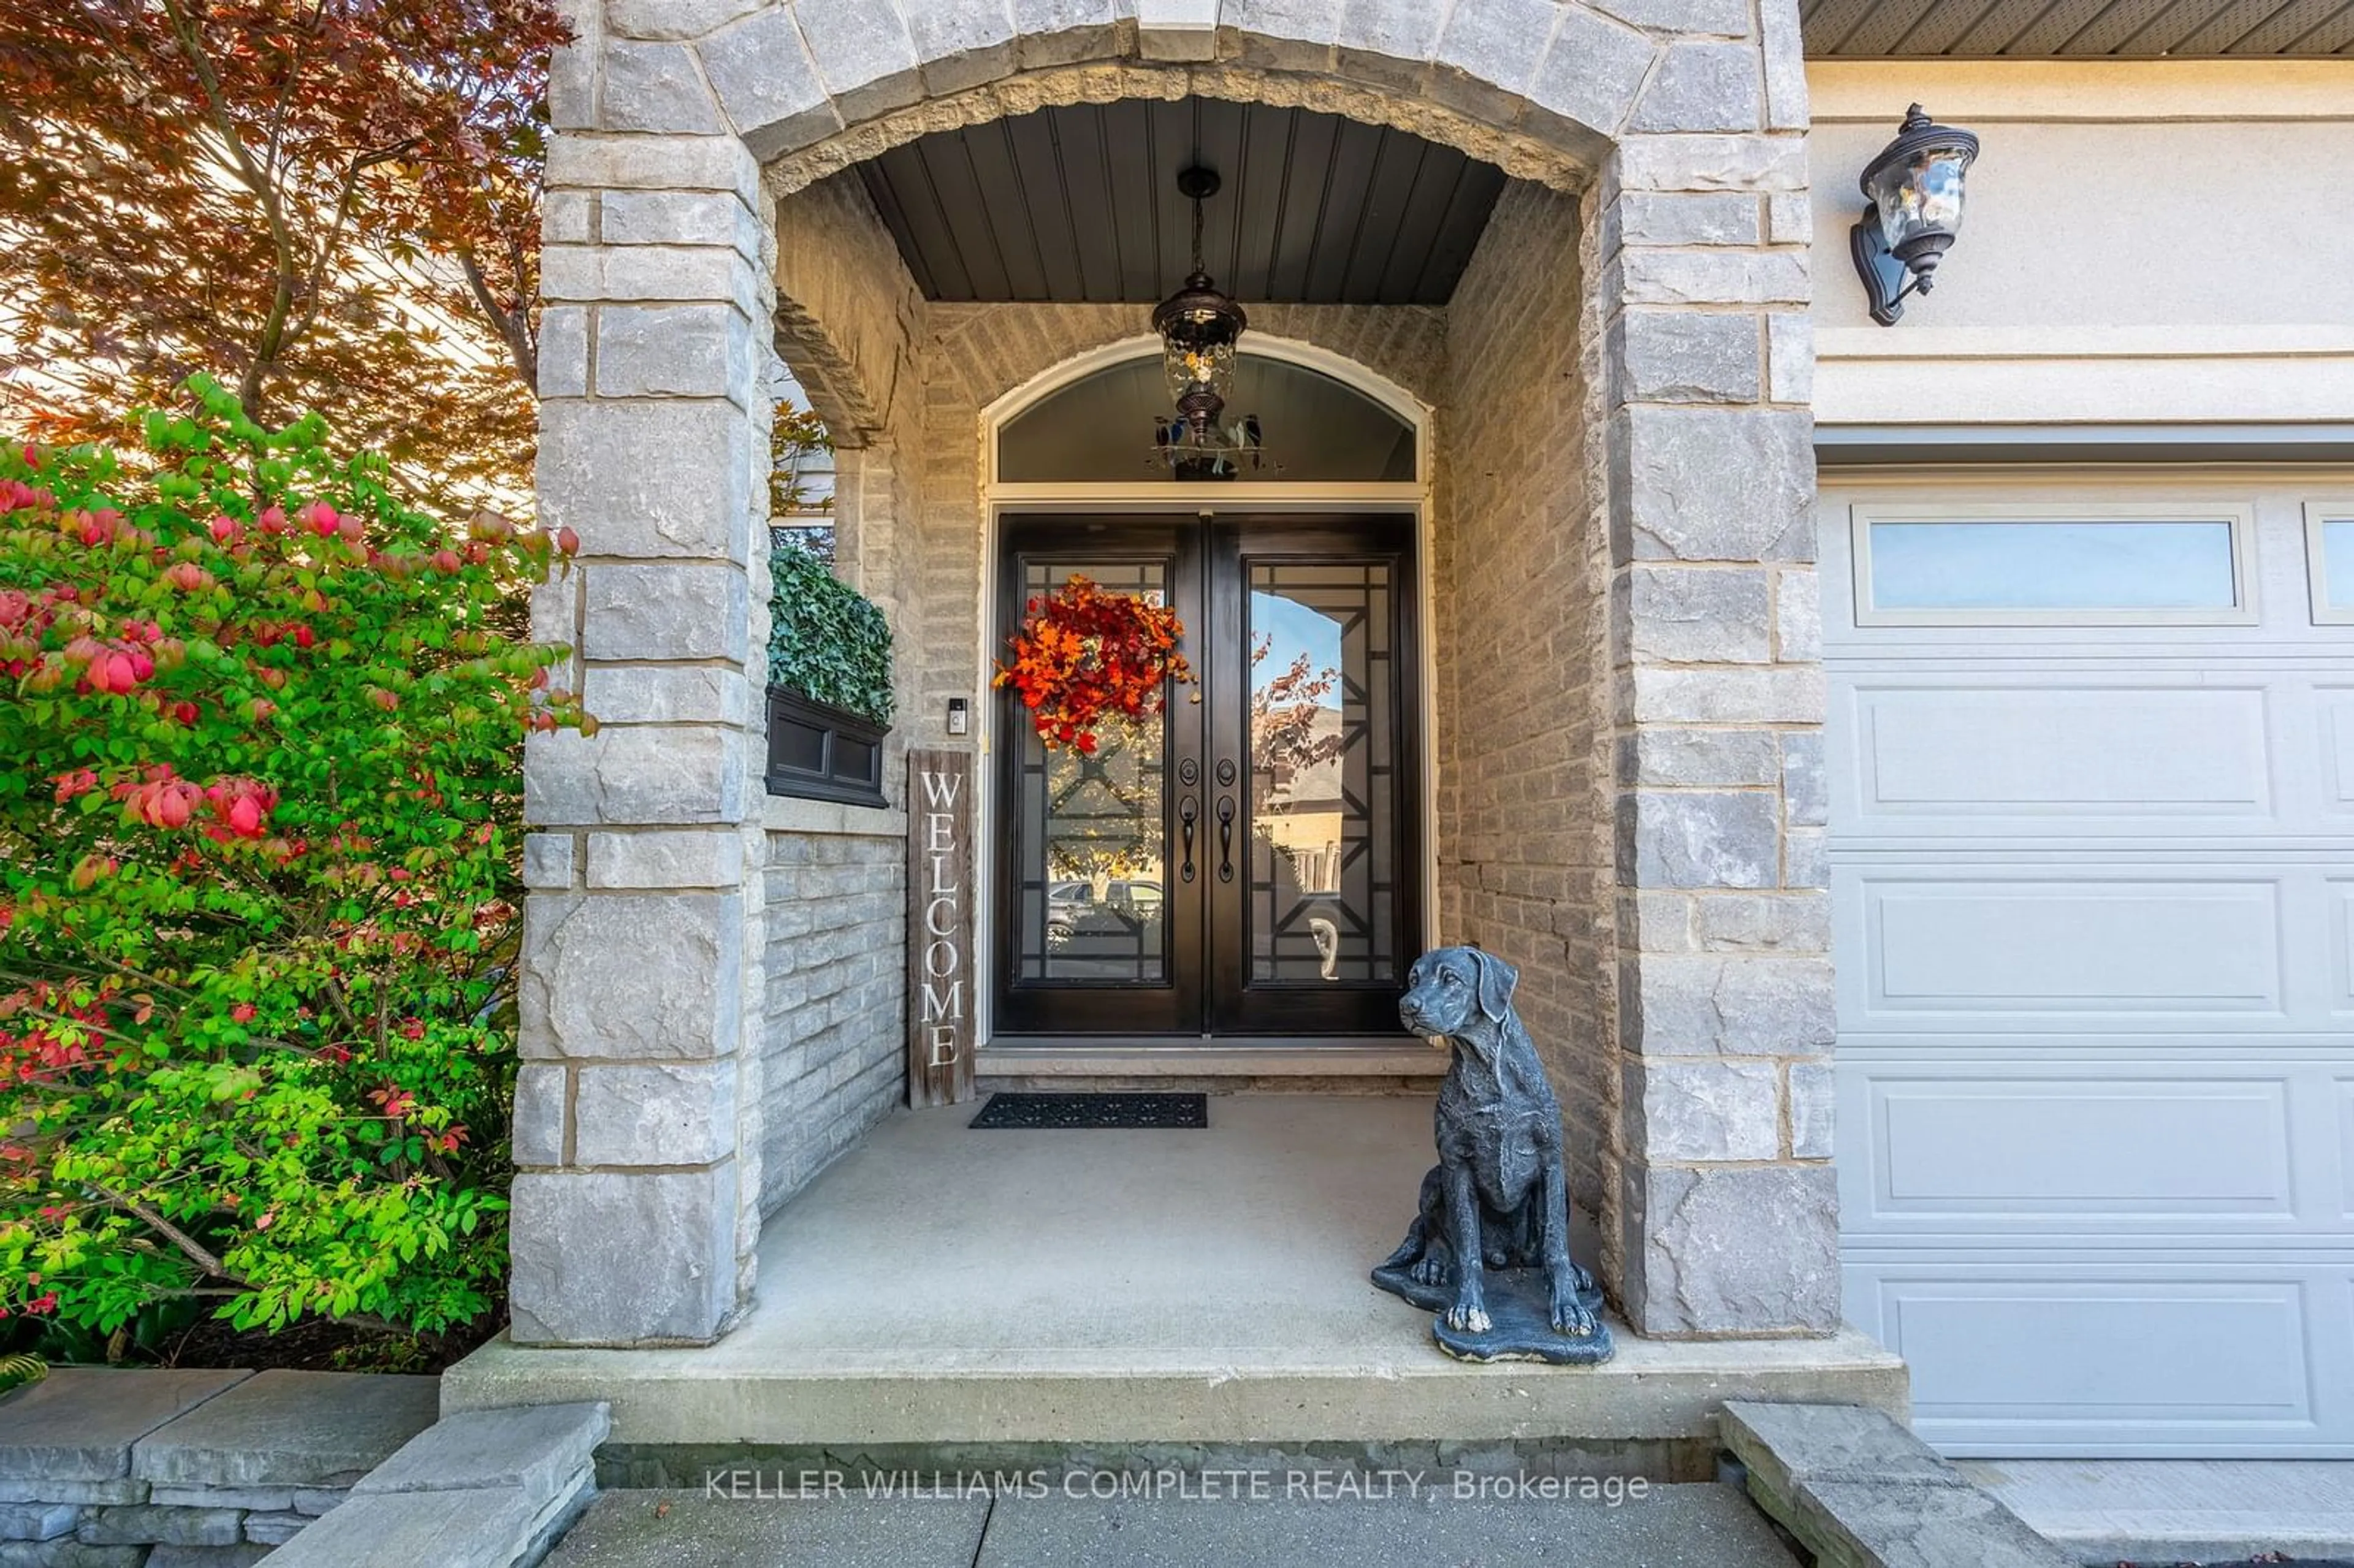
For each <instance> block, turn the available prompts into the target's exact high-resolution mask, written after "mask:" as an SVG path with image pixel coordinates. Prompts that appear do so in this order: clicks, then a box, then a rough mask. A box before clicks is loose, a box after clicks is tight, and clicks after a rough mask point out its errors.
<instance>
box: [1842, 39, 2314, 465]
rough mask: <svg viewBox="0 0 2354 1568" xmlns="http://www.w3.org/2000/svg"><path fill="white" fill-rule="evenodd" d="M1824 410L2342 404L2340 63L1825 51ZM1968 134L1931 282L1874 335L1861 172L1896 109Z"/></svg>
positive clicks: (1929, 414) (2016, 411) (1919, 417)
mask: <svg viewBox="0 0 2354 1568" xmlns="http://www.w3.org/2000/svg"><path fill="white" fill-rule="evenodd" d="M1808 82H1809V84H1810V86H1811V87H1812V90H1813V97H1814V106H1815V114H1814V132H1813V133H1812V135H1811V136H1810V137H1809V139H1808V148H1809V159H1808V161H1809V164H1810V165H1811V168H1812V173H1813V187H1814V192H1815V196H1814V249H1815V259H1814V261H1815V275H1816V277H1817V279H1818V280H1819V284H1818V288H1817V291H1816V299H1815V304H1814V309H1813V319H1814V323H1815V334H1816V348H1817V352H1818V354H1819V368H1818V371H1817V379H1816V384H1815V408H1816V416H1817V418H1818V419H1819V420H1820V421H1821V422H1822V423H1824V424H1827V425H1843V424H1910V423H1928V424H1936V423H1966V424H1967V423H1982V422H2002V423H2035V422H2065V423H2080V422H2094V423H2103V422H2107V423H2116V422H2124V423H2133V422H2142V421H2177V420H2225V421H2233V422H2245V421H2260V420H2344V419H2349V418H2354V291H2349V289H2348V288H2347V287H2346V279H2345V273H2346V258H2347V257H2349V255H2354V206H2349V204H2348V203H2347V202H2345V201H2343V200H2334V199H2332V198H2331V196H2329V194H2328V193H2329V192H2330V190H2331V188H2332V181H2333V180H2338V179H2340V176H2339V175H2338V174H2337V171H2342V170H2343V169H2345V168H2347V167H2348V166H2349V164H2354V61H2342V62H2341V61H2320V60H2262V61H2224V60H2181V61H2094V62H2061V61H2015V62H2007V63H2006V62H1949V61H1924V60H1902V61H1861V60H1841V61H1835V62H1833V61H1817V62H1815V63H1814V64H1813V65H1811V66H1809V67H1808ZM1916 99H1917V100H1919V101H1921V102H1922V103H1924V104H1925V105H1926V106H1927V108H1928V109H1929V111H1931V112H1932V113H1933V114H1934V115H1935V117H1936V118H1938V119H1939V120H1941V121H1945V122H1948V123H1952V124H1957V125H1965V126H1967V127H1968V128H1970V129H1971V130H1974V131H1976V132H1978V135H1979V137H1980V138H1981V141H1982V143H1983V150H1982V152H1981V154H1980V155H1979V158H1978V164H1976V166H1975V167H1974V168H1973V169H1972V171H1971V174H1970V180H1969V196H1968V205H1967V209H1966V217H1965V219H1964V224H1963V229H1962V234H1961V238H1960V239H1959V242H1958V243H1957V244H1956V246H1955V248H1954V249H1953V250H1952V252H1951V253H1950V255H1949V256H1948V258H1947V260H1946V265H1945V266H1944V267H1943V268H1941V269H1940V270H1939V271H1938V274H1937V286H1936V290H1935V292H1934V293H1932V294H1931V295H1930V296H1929V297H1928V298H1926V299H1925V300H1922V301H1919V302H1909V301H1908V302H1907V303H1906V312H1905V316H1904V319H1903V322H1901V323H1898V324H1897V325H1896V326H1895V327H1893V328H1881V327H1877V326H1874V325H1873V324H1872V322H1871V319H1870V317H1869V316H1868V315H1867V314H1866V313H1865V310H1864V302H1863V292H1862V288H1861V284H1860V283H1859V281H1857V279H1856V277H1855V272H1854V269H1853V266H1852V264H1851V263H1850V260H1849V258H1848V230H1849V228H1850V226H1851V225H1852V224H1853V223H1854V221H1855V218H1856V217H1857V215H1858V214H1859V213H1860V212H1861V209H1862V200H1861V196H1859V195H1858V194H1857V192H1856V178H1857V176H1858V175H1859V174H1861V171H1862V169H1863V166H1864V165H1865V164H1867V163H1869V162H1870V161H1871V159H1872V154H1875V153H1877V152H1878V151H1879V150H1880V148H1881V147H1882V146H1883V145H1884V144H1885V143H1887V141H1888V139H1889V138H1890V137H1891V136H1892V135H1893V134H1894V133H1895V128H1896V124H1897V122H1898V121H1899V120H1901V119H1902V118H1903V113H1904V109H1905V106H1906V104H1908V103H1910V102H1912V101H1914V100H1916Z"/></svg>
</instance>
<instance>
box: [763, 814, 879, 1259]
mask: <svg viewBox="0 0 2354 1568" xmlns="http://www.w3.org/2000/svg"><path fill="white" fill-rule="evenodd" d="M803 804H804V802H800V801H791V802H782V803H780V806H779V811H778V814H779V815H784V816H787V817H790V816H792V815H795V814H797V813H796V810H795V809H796V808H799V807H801V806H802V805H803ZM836 810H842V809H839V808H830V807H822V808H820V809H819V810H811V811H808V812H806V813H799V814H803V815H807V816H810V817H821V816H823V815H825V814H827V813H829V812H832V811H836ZM842 815H843V821H837V822H830V823H825V824H823V825H816V824H807V825H802V826H800V827H799V828H798V829H797V830H796V831H792V832H771V833H770V834H769V869H768V873H767V902H768V936H769V955H768V964H767V966H766V967H767V985H768V994H767V996H766V997H765V998H764V999H763V1003H764V1007H765V1014H766V1020H767V1023H766V1031H765V1037H764V1039H765V1043H764V1044H763V1047H762V1061H761V1070H760V1084H761V1093H762V1098H763V1107H762V1110H763V1116H762V1124H763V1127H764V1128H765V1129H766V1134H767V1140H768V1141H767V1148H766V1149H765V1150H764V1151H763V1156H762V1159H761V1162H760V1171H761V1184H760V1212H761V1213H764V1214H765V1213H772V1212H773V1211H774V1210H775V1209H776V1208H777V1207H778V1205H779V1204H781V1203H782V1202H784V1201H785V1200H786V1199H787V1198H789V1197H790V1196H791V1195H792V1194H793V1193H795V1192H799V1191H800V1190H801V1188H802V1187H804V1186H806V1185H807V1184H808V1183H809V1180H810V1178H811V1177H812V1176H814V1175H816V1174H817V1173H818V1172H819V1171H822V1170H823V1169H824V1168H825V1167H826V1166H827V1165H828V1164H830V1163H831V1162H832V1160H833V1158H834V1157H835V1156H836V1155H838V1154H840V1153H841V1152H842V1151H843V1150H845V1149H847V1148H849V1147H850V1145H851V1144H853V1143H854V1142H855V1141H857V1139H858V1136H859V1135H860V1134H861V1133H863V1132H864V1131H865V1130H866V1129H867V1128H870V1127H872V1126H874V1125H875V1122H877V1121H879V1120H881V1119H882V1118H883V1117H884V1116H885V1115H886V1114H888V1112H889V1111H890V1109H891V1107H893V1106H895V1105H897V1104H899V1103H900V1101H901V1099H902V1097H903V1096H904V1092H905V1087H906V1062H907V1036H906V1033H905V1027H904V1022H903V1021H904V1020H905V1018H906V1016H907V1005H906V1001H905V998H906V994H907V990H906V988H907V980H906V975H907V831H906V821H907V820H906V818H904V817H902V816H900V815H899V814H898V813H896V812H889V813H885V812H872V813H867V812H859V813H856V814H855V816H854V815H853V814H852V813H849V812H848V811H846V810H843V811H842ZM867 816H872V817H873V818H875V821H873V822H872V823H871V824H868V823H864V822H860V821H857V820H856V819H857V818H863V817H867ZM845 826H854V827H856V828H858V829H859V831H856V832H845V831H843V827H845Z"/></svg>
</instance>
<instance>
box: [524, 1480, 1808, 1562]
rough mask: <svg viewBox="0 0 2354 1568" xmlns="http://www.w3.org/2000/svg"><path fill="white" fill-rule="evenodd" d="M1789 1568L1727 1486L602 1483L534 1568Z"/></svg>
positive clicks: (1767, 1532) (1764, 1528)
mask: <svg viewBox="0 0 2354 1568" xmlns="http://www.w3.org/2000/svg"><path fill="white" fill-rule="evenodd" d="M811 1563H822V1564H824V1565H825V1568H1099V1565H1101V1564H1105V1563H1119V1565H1120V1568H1258V1565H1262V1564H1264V1565H1266V1568H1532V1565H1534V1568H1797V1560H1796V1559H1795V1558H1793V1557H1792V1556H1791V1555H1790V1553H1789V1552H1788V1551H1787V1549H1786V1548H1785V1547H1784V1546H1783V1545H1782V1544H1781V1543H1780V1542H1779V1541H1778V1540H1777V1539H1776V1535H1775V1533H1774V1531H1773V1529H1772V1527H1771V1526H1769V1525H1768V1524H1767V1523H1766V1522H1765V1518H1764V1516H1763V1515H1761V1514H1759V1513H1758V1512H1757V1510H1755V1508H1753V1507H1751V1506H1750V1504H1749V1502H1748V1500H1747V1499H1744V1498H1743V1497H1742V1495H1741V1494H1740V1493H1739V1492H1737V1491H1734V1489H1731V1488H1729V1487H1721V1486H1713V1485H1687V1486H1654V1487H1650V1488H1649V1489H1646V1491H1645V1492H1644V1494H1643V1495H1642V1496H1641V1497H1640V1498H1639V1499H1638V1498H1635V1497H1632V1496H1630V1497H1628V1498H1627V1499H1625V1500H1623V1501H1622V1502H1620V1503H1619V1504H1618V1505H1617V1506H1616V1507H1611V1506H1606V1505H1605V1504H1603V1503H1600V1502H1582V1501H1575V1500H1567V1501H1562V1500H1556V1501H1551V1502H1547V1501H1541V1500H1527V1501H1522V1500H1512V1501H1498V1500H1492V1499H1491V1500H1471V1501H1456V1500H1454V1499H1430V1498H1427V1497H1426V1498H1424V1499H1421V1500H1419V1501H1414V1500H1407V1499H1403V1498H1401V1499H1396V1500H1392V1501H1363V1500H1357V1501H1340V1500H1335V1501H1326V1502H1319V1501H1315V1500H1312V1499H1299V1500H1285V1499H1274V1500H1270V1501H1265V1502H1239V1501H1225V1500H1216V1501H1205V1500H1203V1499H1199V1498H1190V1499H1182V1500H1180V1499H1161V1500H1153V1501H1143V1500H1125V1501H1097V1500H1094V1499H1088V1498H1085V1497H1081V1498H1069V1497H1066V1496H1064V1495H1062V1493H1061V1492H1060V1491H1059V1490H1054V1491H1053V1492H1052V1495H1049V1496H1047V1497H1044V1498H1034V1497H1018V1496H1009V1497H1001V1498H997V1499H991V1498H989V1497H987V1496H981V1497H977V1498H973V1499H955V1498H949V1499H929V1500H909V1499H894V1500H882V1499H867V1498H864V1497H858V1496H851V1497H844V1498H839V1499H812V1500H809V1501H801V1500H789V1501H776V1500H744V1501H734V1500H726V1499H716V1498H712V1497H708V1496H705V1494H703V1493H699V1492H685V1491H668V1492H657V1491H616V1492H608V1493H606V1494H605V1495H604V1496H602V1497H600V1498H599V1499H597V1501H596V1503H595V1505H594V1506H592V1507H591V1508H590V1509H589V1510H588V1515H587V1516H586V1517H585V1518H584V1519H583V1520H581V1522H580V1523H579V1524H578V1526H576V1527H575V1528H574V1530H573V1531H572V1532H571V1534H569V1535H567V1537H565V1539H564V1541H563V1542H562V1544H560V1545H559V1546H558V1547H557V1550H556V1552H555V1553H554V1554H553V1555H552V1556H550V1557H549V1558H548V1559H547V1563H546V1568H802V1565H804V1564H811Z"/></svg>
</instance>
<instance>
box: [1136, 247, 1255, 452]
mask: <svg viewBox="0 0 2354 1568" xmlns="http://www.w3.org/2000/svg"><path fill="white" fill-rule="evenodd" d="M1248 325H1249V318H1248V317H1247V316H1246V315H1245V314H1244V313H1243V308H1242V307H1241V306H1240V305H1237V304H1236V303H1235V302H1234V301H1232V300H1230V299H1228V298H1227V297H1226V296H1225V295H1224V294H1222V293H1220V292H1219V291H1218V289H1217V285H1216V284H1214V283H1213V282H1211V281H1210V280H1209V278H1208V277H1207V276H1206V275H1205V274H1204V273H1201V272H1196V273H1194V274H1193V276H1192V277H1190V278H1188V279H1186V280H1185V286H1184V288H1182V289H1181V290H1179V291H1177V292H1176V293H1174V294H1172V295H1171V296H1170V297H1169V298H1168V299H1165V300H1163V301H1161V304H1160V307H1159V308H1158V309H1157V310H1155V311H1154V312H1153V313H1152V330H1153V331H1155V332H1157V333H1159V334H1161V367H1162V369H1163V370H1164V371H1166V372H1167V374H1168V377H1169V397H1170V400H1171V401H1172V402H1173V403H1175V404H1176V405H1177V412H1178V413H1179V415H1180V416H1182V418H1183V419H1184V420H1185V423H1186V424H1187V425H1188V426H1190V427H1192V429H1193V431H1194V432H1195V435H1196V437H1197V439H1198V438H1205V437H1206V436H1207V434H1208V432H1209V431H1210V430H1211V429H1214V428H1215V426H1216V424H1217V419H1218V415H1219V412H1220V411H1221V410H1222V409H1224V408H1225V404H1226V398H1227V397H1228V395H1229V394H1231V393H1232V392H1233V391H1234V387H1235V344H1237V343H1239V342H1240V341H1241V340H1242V335H1243V332H1244V329H1245V328H1246V326H1248Z"/></svg>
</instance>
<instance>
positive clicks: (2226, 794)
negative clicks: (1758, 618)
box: [1821, 473, 2354, 1457]
mask: <svg viewBox="0 0 2354 1568" xmlns="http://www.w3.org/2000/svg"><path fill="white" fill-rule="evenodd" d="M1824 496H1825V503H1824V506H1823V519H1822V530H1821V532H1822V544H1823V556H1822V561H1823V570H1822V577H1821V581H1822V584H1823V598H1824V606H1823V609H1824V628H1825V648H1826V659H1827V662H1828V665H1829V677H1830V694H1831V695H1830V710H1829V712H1830V724H1829V735H1828V745H1827V758H1828V767H1827V779H1828V784H1829V822H1830V830H1829V849H1830V863H1831V874H1830V879H1831V887H1832V902H1833V910H1834V919H1835V922H1836V947H1837V953H1838V963H1839V986H1840V1004H1839V1005H1840V1043H1839V1085H1840V1107H1839V1115H1840V1124H1839V1144H1838V1154H1839V1162H1840V1188H1841V1191H1840V1196H1841V1202H1842V1205H1843V1208H1842V1213H1843V1218H1842V1223H1841V1231H1842V1255H1843V1260H1844V1266H1845V1276H1846V1286H1847V1310H1848V1316H1849V1318H1850V1320H1851V1321H1853V1322H1854V1323H1855V1324H1856V1325H1857V1326H1858V1327H1860V1328H1862V1329H1864V1330H1867V1331H1869V1332H1871V1333H1872V1334H1874V1335H1876V1336H1877V1337H1878V1338H1880V1339H1881V1340H1882V1341H1883V1342H1884V1343H1886V1344H1888V1345H1890V1346H1891V1347H1893V1348H1894V1349H1895V1350H1897V1351H1900V1352H1902V1353H1903V1356H1904V1357H1905V1359H1906V1360H1907V1361H1910V1362H1911V1363H1912V1367H1913V1380H1914V1381H1913V1393H1914V1414H1915V1418H1916V1420H1917V1422H1918V1425H1919V1428H1920V1431H1921V1433H1922V1435H1923V1436H1925V1437H1926V1438H1927V1439H1928V1440H1930V1441H1931V1442H1933V1443H1935V1444H1937V1445H1938V1446H1942V1447H1943V1448H1945V1449H1946V1451H1948V1452H1950V1453H1955V1454H1978V1455H2013V1456H2022V1457H2023V1456H2031V1455H2070V1454H2085V1455H2094V1454H2099V1455H2113V1456H2168V1455H2175V1456H2180V1455H2258V1454H2263V1455H2279V1456H2290V1455H2297V1456H2307V1457H2317V1456H2328V1457H2354V1035H2349V1030H2354V917H2349V916H2354V624H2349V623H2354V479H2349V477H2348V476H2333V478H2332V479H2331V480H2330V481H2328V482H2321V483H2317V482H2313V481H2312V480H2310V479H2306V480H2300V481H2298V482H2294V483H2291V482H2283V481H2280V480H2276V479H2275V480H2267V481H2264V482H2254V481H2249V480H2240V481H2232V480H2228V479H2220V478H2218V479H2197V480H2191V479H2182V478H2171V479H2168V478H2126V479H2120V478H2115V477H2111V478H2101V479H2094V478H2090V477H2087V478H2083V479H2070V480H2067V481H2057V480H2047V481H2041V482H2023V481H2020V480H2019V479H2017V478H2009V479H2005V478H1986V477H1968V478H1951V479H1946V480H1943V481H1936V482H1932V481H1928V480H1925V479H1924V480H1919V481H1913V482H1902V483H1900V482H1891V481H1888V480H1884V479H1882V480H1874V481H1872V482H1870V483H1868V484H1859V483H1856V482H1851V481H1842V480H1840V478H1839V476H1838V475H1836V474H1835V473H1834V474H1827V475H1826V476H1825V487H1824ZM2332 551H2334V552H2335V555H2336V561H2335V563H2334V565H2335V567H2336V584H2335V589H2334V591H2333V589H2332V585H2331V567H2332V564H2333V563H2332V562H2331V560H2330V558H2329V557H2330V554H2331V552H2332Z"/></svg>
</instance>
